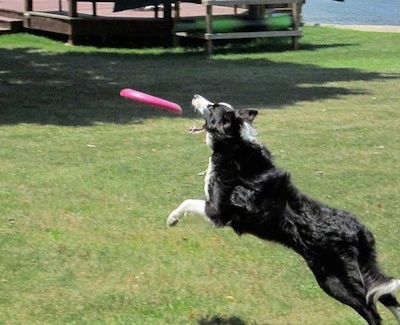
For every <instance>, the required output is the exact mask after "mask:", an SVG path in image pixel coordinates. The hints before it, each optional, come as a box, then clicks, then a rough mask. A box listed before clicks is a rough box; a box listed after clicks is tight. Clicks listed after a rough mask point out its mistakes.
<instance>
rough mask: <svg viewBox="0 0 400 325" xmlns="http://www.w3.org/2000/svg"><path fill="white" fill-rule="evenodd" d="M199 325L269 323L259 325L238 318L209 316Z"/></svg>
mask: <svg viewBox="0 0 400 325" xmlns="http://www.w3.org/2000/svg"><path fill="white" fill-rule="evenodd" d="M198 325H268V324H267V323H263V324H258V323H255V322H251V323H249V322H246V321H245V320H243V319H242V318H240V317H238V316H231V317H223V316H218V315H215V316H207V317H202V318H201V319H199V320H198Z"/></svg>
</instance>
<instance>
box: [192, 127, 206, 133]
mask: <svg viewBox="0 0 400 325" xmlns="http://www.w3.org/2000/svg"><path fill="white" fill-rule="evenodd" d="M203 131H204V126H203V127H201V128H198V127H196V126H192V127H191V128H190V129H189V133H190V134H198V133H201V132H203Z"/></svg>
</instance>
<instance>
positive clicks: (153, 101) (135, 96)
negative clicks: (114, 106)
mask: <svg viewBox="0 0 400 325" xmlns="http://www.w3.org/2000/svg"><path fill="white" fill-rule="evenodd" d="M119 94H120V95H121V96H122V97H125V98H128V99H130V100H134V101H136V102H139V103H143V104H146V105H150V106H153V107H158V108H161V109H164V110H166V111H169V112H172V113H175V114H182V108H181V107H180V106H179V105H178V104H176V103H173V102H170V101H168V100H165V99H162V98H159V97H155V96H152V95H149V94H145V93H142V92H140V91H137V90H133V89H130V88H125V89H122V90H121V92H120V93H119Z"/></svg>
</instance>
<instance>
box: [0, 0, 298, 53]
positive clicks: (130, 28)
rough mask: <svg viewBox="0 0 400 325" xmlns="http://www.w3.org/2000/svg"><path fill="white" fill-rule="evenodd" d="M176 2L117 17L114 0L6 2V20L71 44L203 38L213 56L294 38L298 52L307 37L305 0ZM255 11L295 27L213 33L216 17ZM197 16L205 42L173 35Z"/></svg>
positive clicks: (2, 6)
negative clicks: (240, 45)
mask: <svg viewBox="0 0 400 325" xmlns="http://www.w3.org/2000/svg"><path fill="white" fill-rule="evenodd" d="M170 1H171V2H172V3H173V4H172V6H171V2H169V5H166V6H165V8H163V7H162V6H160V7H159V8H158V9H155V8H154V6H153V7H152V8H137V9H129V10H124V11H120V12H113V9H114V1H113V0H103V1H101V0H0V16H6V17H10V18H19V19H21V20H22V21H23V27H24V28H25V30H27V31H31V32H35V33H50V34H52V35H58V36H60V37H62V38H65V40H66V41H68V42H69V43H70V44H96V45H105V46H109V45H112V46H120V45H123V46H127V45H128V46H134V47H138V46H143V45H151V46H154V45H156V46H173V45H176V44H177V40H178V39H182V40H183V39H186V40H190V39H191V40H195V39H196V38H197V39H200V40H203V41H204V40H205V44H206V49H207V52H208V53H209V54H211V53H212V43H213V40H228V39H244V38H259V37H286V38H291V39H292V42H293V48H295V49H296V48H297V47H298V40H299V39H300V37H301V35H302V33H301V30H300V26H301V5H302V4H303V0H218V1H215V0H182V1H180V0H170ZM175 1H177V2H175ZM178 1H179V2H178ZM186 1H190V2H186ZM194 2H197V3H194ZM94 3H96V4H95V5H94ZM136 3H137V2H136ZM166 3H168V1H167V2H166ZM174 4H175V6H176V8H177V9H178V8H179V9H178V10H176V9H175V6H174ZM221 4H223V5H221ZM254 4H255V5H257V6H255V5H254ZM244 5H246V7H245V6H244ZM251 6H252V7H253V9H257V14H259V13H258V10H260V9H262V10H263V11H264V10H265V6H267V7H268V8H273V10H275V9H278V10H280V9H282V10H285V11H286V10H290V12H291V14H292V17H293V21H294V23H293V26H292V27H291V28H289V29H288V30H281V31H269V30H267V31H256V32H254V31H252V32H233V33H213V32H212V23H211V21H212V17H213V16H214V15H215V16H221V15H232V14H234V13H235V14H236V13H242V12H244V11H246V12H247V9H248V14H249V15H251V17H253V15H252V13H251V9H252V8H251ZM256 7H257V8H256ZM211 8H212V9H211ZM244 8H246V9H244ZM194 16H204V17H205V20H206V23H207V30H206V31H205V32H203V33H200V34H201V36H200V37H199V35H198V34H199V33H195V34H193V33H178V32H177V33H173V29H174V19H175V18H177V17H180V18H183V17H194Z"/></svg>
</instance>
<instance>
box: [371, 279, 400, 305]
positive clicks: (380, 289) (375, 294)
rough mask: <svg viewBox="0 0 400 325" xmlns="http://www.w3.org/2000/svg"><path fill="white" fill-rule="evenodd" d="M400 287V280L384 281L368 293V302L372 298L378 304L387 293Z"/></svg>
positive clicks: (391, 292)
mask: <svg viewBox="0 0 400 325" xmlns="http://www.w3.org/2000/svg"><path fill="white" fill-rule="evenodd" d="M399 289H400V280H399V279H392V280H390V281H386V282H383V283H381V284H378V285H377V286H375V287H373V288H371V289H370V290H369V291H368V293H367V296H366V298H367V302H369V301H370V300H371V299H372V302H373V303H374V304H376V302H377V301H378V299H379V298H380V297H382V296H384V295H387V294H393V293H394V292H396V291H397V290H399Z"/></svg>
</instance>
